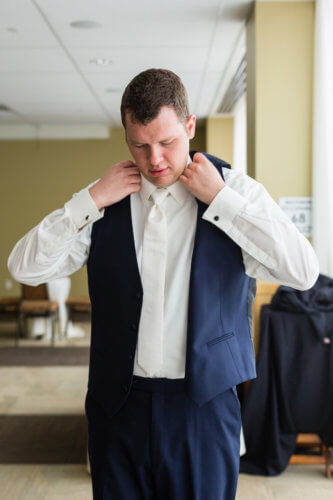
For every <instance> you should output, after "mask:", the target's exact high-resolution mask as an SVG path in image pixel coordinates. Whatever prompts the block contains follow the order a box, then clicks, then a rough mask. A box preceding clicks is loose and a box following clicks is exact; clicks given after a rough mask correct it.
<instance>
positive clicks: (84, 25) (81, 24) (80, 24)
mask: <svg viewBox="0 0 333 500" xmlns="http://www.w3.org/2000/svg"><path fill="white" fill-rule="evenodd" d="M70 25H71V26H72V28H78V29H81V30H91V29H95V28H101V27H102V25H101V24H100V23H96V22H95V21H73V22H71V23H70Z"/></svg>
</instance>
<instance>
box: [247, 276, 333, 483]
mask: <svg viewBox="0 0 333 500" xmlns="http://www.w3.org/2000/svg"><path fill="white" fill-rule="evenodd" d="M257 373H258V378H257V379H256V380H254V381H252V382H251V384H250V387H249V392H248V395H247V398H246V399H245V401H244V405H243V427H244V435H245V442H246V448H247V453H246V455H244V456H243V457H242V458H241V471H242V472H247V473H252V474H268V475H275V474H279V473H280V472H282V471H283V470H284V468H285V467H286V466H287V465H288V462H289V459H290V456H291V455H292V454H293V452H294V450H295V445H296V439H297V434H298V433H317V434H319V435H320V437H321V438H322V440H323V441H324V443H325V444H327V445H332V444H333V280H332V279H331V278H329V277H327V276H324V275H322V274H320V275H319V277H318V280H317V282H316V283H315V284H314V286H313V287H312V288H311V289H309V290H306V291H299V290H295V289H293V288H290V287H287V286H280V287H279V288H278V290H277V292H276V293H275V295H274V296H273V298H272V301H271V304H270V305H265V306H263V307H262V310H261V317H260V343H259V352H258V356H257Z"/></svg>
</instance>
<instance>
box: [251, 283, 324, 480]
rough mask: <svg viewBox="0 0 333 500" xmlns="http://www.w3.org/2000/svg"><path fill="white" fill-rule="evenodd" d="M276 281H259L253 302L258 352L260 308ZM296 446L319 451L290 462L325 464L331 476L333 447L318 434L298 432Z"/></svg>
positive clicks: (269, 297) (298, 455)
mask: <svg viewBox="0 0 333 500" xmlns="http://www.w3.org/2000/svg"><path fill="white" fill-rule="evenodd" d="M278 287H279V285H277V284H276V283H267V282H265V281H259V280H258V281H257V295H256V298H255V300H254V304H253V343H254V349H255V352H256V353H257V352H258V346H259V336H260V331H259V327H260V324H259V323H260V310H261V307H262V306H263V305H264V304H269V303H270V302H271V299H272V296H273V295H274V293H275V292H276V290H277V289H278ZM296 446H297V447H298V448H304V449H306V448H307V449H308V450H312V449H313V450H315V451H317V450H318V451H319V454H318V451H317V453H316V454H312V455H311V454H294V455H292V456H291V458H290V461H289V463H290V464H324V465H325V475H326V477H331V449H330V448H327V447H326V446H325V445H324V443H323V442H322V441H321V439H320V437H319V436H318V435H317V434H298V436H297V442H296Z"/></svg>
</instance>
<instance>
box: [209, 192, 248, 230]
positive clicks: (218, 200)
mask: <svg viewBox="0 0 333 500" xmlns="http://www.w3.org/2000/svg"><path fill="white" fill-rule="evenodd" d="M246 204H247V199H246V198H244V196H242V195H241V194H239V193H237V191H235V190H234V189H232V188H230V187H229V186H224V188H222V189H221V191H219V192H218V193H217V195H216V196H215V198H214V199H213V201H212V202H211V204H210V205H209V206H208V208H207V210H206V211H205V212H204V214H203V216H202V218H203V219H205V220H207V221H209V222H211V223H212V224H214V225H215V226H217V227H218V228H219V229H222V230H223V231H225V232H226V233H227V232H228V231H229V230H230V228H231V227H232V225H233V220H234V218H235V217H236V215H238V214H239V212H240V211H241V210H242V209H243V208H244V207H245V205H246Z"/></svg>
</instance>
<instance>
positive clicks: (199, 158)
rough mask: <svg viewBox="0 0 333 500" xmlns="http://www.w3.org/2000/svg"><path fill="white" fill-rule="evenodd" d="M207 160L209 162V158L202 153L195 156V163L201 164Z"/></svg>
mask: <svg viewBox="0 0 333 500" xmlns="http://www.w3.org/2000/svg"><path fill="white" fill-rule="evenodd" d="M205 160H207V158H206V156H205V155H204V154H202V153H195V154H194V155H193V162H195V163H200V162H203V161H205Z"/></svg>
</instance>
